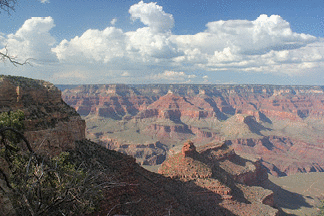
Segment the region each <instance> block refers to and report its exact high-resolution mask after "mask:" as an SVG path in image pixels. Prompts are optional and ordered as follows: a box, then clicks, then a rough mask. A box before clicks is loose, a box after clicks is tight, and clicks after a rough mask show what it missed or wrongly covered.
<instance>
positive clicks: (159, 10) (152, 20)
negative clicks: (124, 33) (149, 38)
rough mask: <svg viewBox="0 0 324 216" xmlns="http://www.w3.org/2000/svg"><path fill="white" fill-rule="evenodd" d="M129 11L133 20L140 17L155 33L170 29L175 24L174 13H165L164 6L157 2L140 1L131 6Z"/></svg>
mask: <svg viewBox="0 0 324 216" xmlns="http://www.w3.org/2000/svg"><path fill="white" fill-rule="evenodd" d="M129 13H130V14H131V17H132V19H133V20H136V19H140V20H141V22H142V23H143V24H145V25H147V26H149V28H150V29H151V30H152V31H153V32H154V33H158V32H167V31H170V29H171V28H172V27H173V26H174V19H173V16H172V14H168V13H165V12H164V11H163V7H161V6H159V5H157V3H153V2H151V3H144V2H143V1H140V2H139V3H138V4H135V5H132V6H131V7H130V9H129Z"/></svg>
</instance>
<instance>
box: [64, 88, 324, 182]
mask: <svg viewBox="0 0 324 216" xmlns="http://www.w3.org/2000/svg"><path fill="white" fill-rule="evenodd" d="M59 87H60V86H59ZM64 88H65V89H64ZM61 89H62V90H63V93H62V96H63V100H64V101H65V102H66V103H67V104H69V105H70V106H72V107H74V108H75V109H76V111H77V112H78V113H79V114H80V115H81V116H83V118H84V119H85V121H86V124H87V130H86V136H87V137H88V138H90V139H91V140H93V141H96V142H98V143H100V144H101V145H103V146H106V147H107V148H108V149H114V150H117V151H120V152H123V153H126V154H129V155H132V156H133V157H135V158H136V159H137V162H138V163H139V164H142V165H150V166H155V165H159V164H161V163H163V161H164V160H165V159H166V158H167V157H168V156H170V155H173V154H175V153H178V152H179V151H180V150H181V147H182V144H183V143H184V142H185V141H186V140H191V141H193V142H194V143H195V145H196V146H202V145H205V144H207V143H211V142H225V143H226V145H228V146H231V147H232V148H233V149H234V150H235V152H237V153H238V154H239V155H242V156H254V157H255V158H259V159H260V160H261V163H262V164H263V166H265V167H266V169H267V171H268V173H270V174H271V175H274V176H287V175H291V174H296V173H308V172H323V171H324V159H323V157H322V156H323V155H324V144H323V141H324V133H323V132H322V131H323V129H324V109H323V105H324V89H323V87H322V86H276V85H175V84H174V85H122V84H116V85H80V86H61Z"/></svg>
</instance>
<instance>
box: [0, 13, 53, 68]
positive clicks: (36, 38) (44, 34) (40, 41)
mask: <svg viewBox="0 0 324 216" xmlns="http://www.w3.org/2000/svg"><path fill="white" fill-rule="evenodd" d="M54 26H55V24H54V20H53V18H52V17H32V18H30V19H28V20H26V21H25V23H24V24H23V25H22V27H21V28H20V29H19V30H18V31H17V32H16V33H15V34H9V35H8V36H7V37H3V38H2V41H1V43H2V45H3V46H6V47H7V49H8V51H9V54H10V55H12V56H16V57H17V59H18V60H20V61H24V60H25V59H28V58H33V59H34V60H33V61H34V62H42V61H55V60H56V58H55V55H53V53H52V52H51V46H53V45H54V44H55V42H56V41H55V39H54V37H53V36H52V35H51V34H50V32H49V31H50V30H51V29H52V28H53V27H54ZM3 51H4V49H2V52H3Z"/></svg>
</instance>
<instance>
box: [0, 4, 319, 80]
mask: <svg viewBox="0 0 324 216" xmlns="http://www.w3.org/2000/svg"><path fill="white" fill-rule="evenodd" d="M0 20H1V22H0V51H1V52H3V53H5V52H8V54H9V55H10V56H12V57H14V58H15V60H17V61H20V62H24V61H25V60H26V59H28V62H29V63H30V65H23V66H17V67H15V66H13V65H12V64H10V63H9V62H6V61H4V62H0V74H5V75H15V76H25V77H30V78H34V79H43V80H47V81H50V82H52V83H54V84H101V83H106V84H109V83H128V84H150V83H188V84H189V83H191V84H276V85H324V1H323V0H313V1H311V0H308V1H306V0H294V1H292V0H272V1H261V0H258V1H257V0H247V1H238V0H218V1H217V0H195V1H193V0H186V1H184V0H177V1H175V0H160V1H154V2H150V1H146V0H145V1H139V0H137V1H133V0H128V1H126V0H91V1H90V0H82V1H81V0H68V1H67V0H18V3H17V5H16V6H15V11H14V12H11V13H10V15H9V14H8V13H6V12H4V11H2V12H1V14H0Z"/></svg>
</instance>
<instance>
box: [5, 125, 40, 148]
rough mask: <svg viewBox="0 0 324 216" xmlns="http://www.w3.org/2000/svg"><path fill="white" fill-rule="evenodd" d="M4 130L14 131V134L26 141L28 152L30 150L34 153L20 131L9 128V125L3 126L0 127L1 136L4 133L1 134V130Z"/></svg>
mask: <svg viewBox="0 0 324 216" xmlns="http://www.w3.org/2000/svg"><path fill="white" fill-rule="evenodd" d="M5 131H12V132H14V133H15V134H17V135H18V136H20V138H21V139H22V140H24V142H25V143H26V146H27V148H28V150H29V152H31V153H33V154H34V151H33V149H32V147H31V145H30V143H29V142H28V140H27V139H26V137H25V136H24V135H23V134H22V133H20V132H19V131H17V130H16V129H14V128H11V127H4V128H1V129H0V134H1V136H2V137H3V136H4V135H3V132H5Z"/></svg>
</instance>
